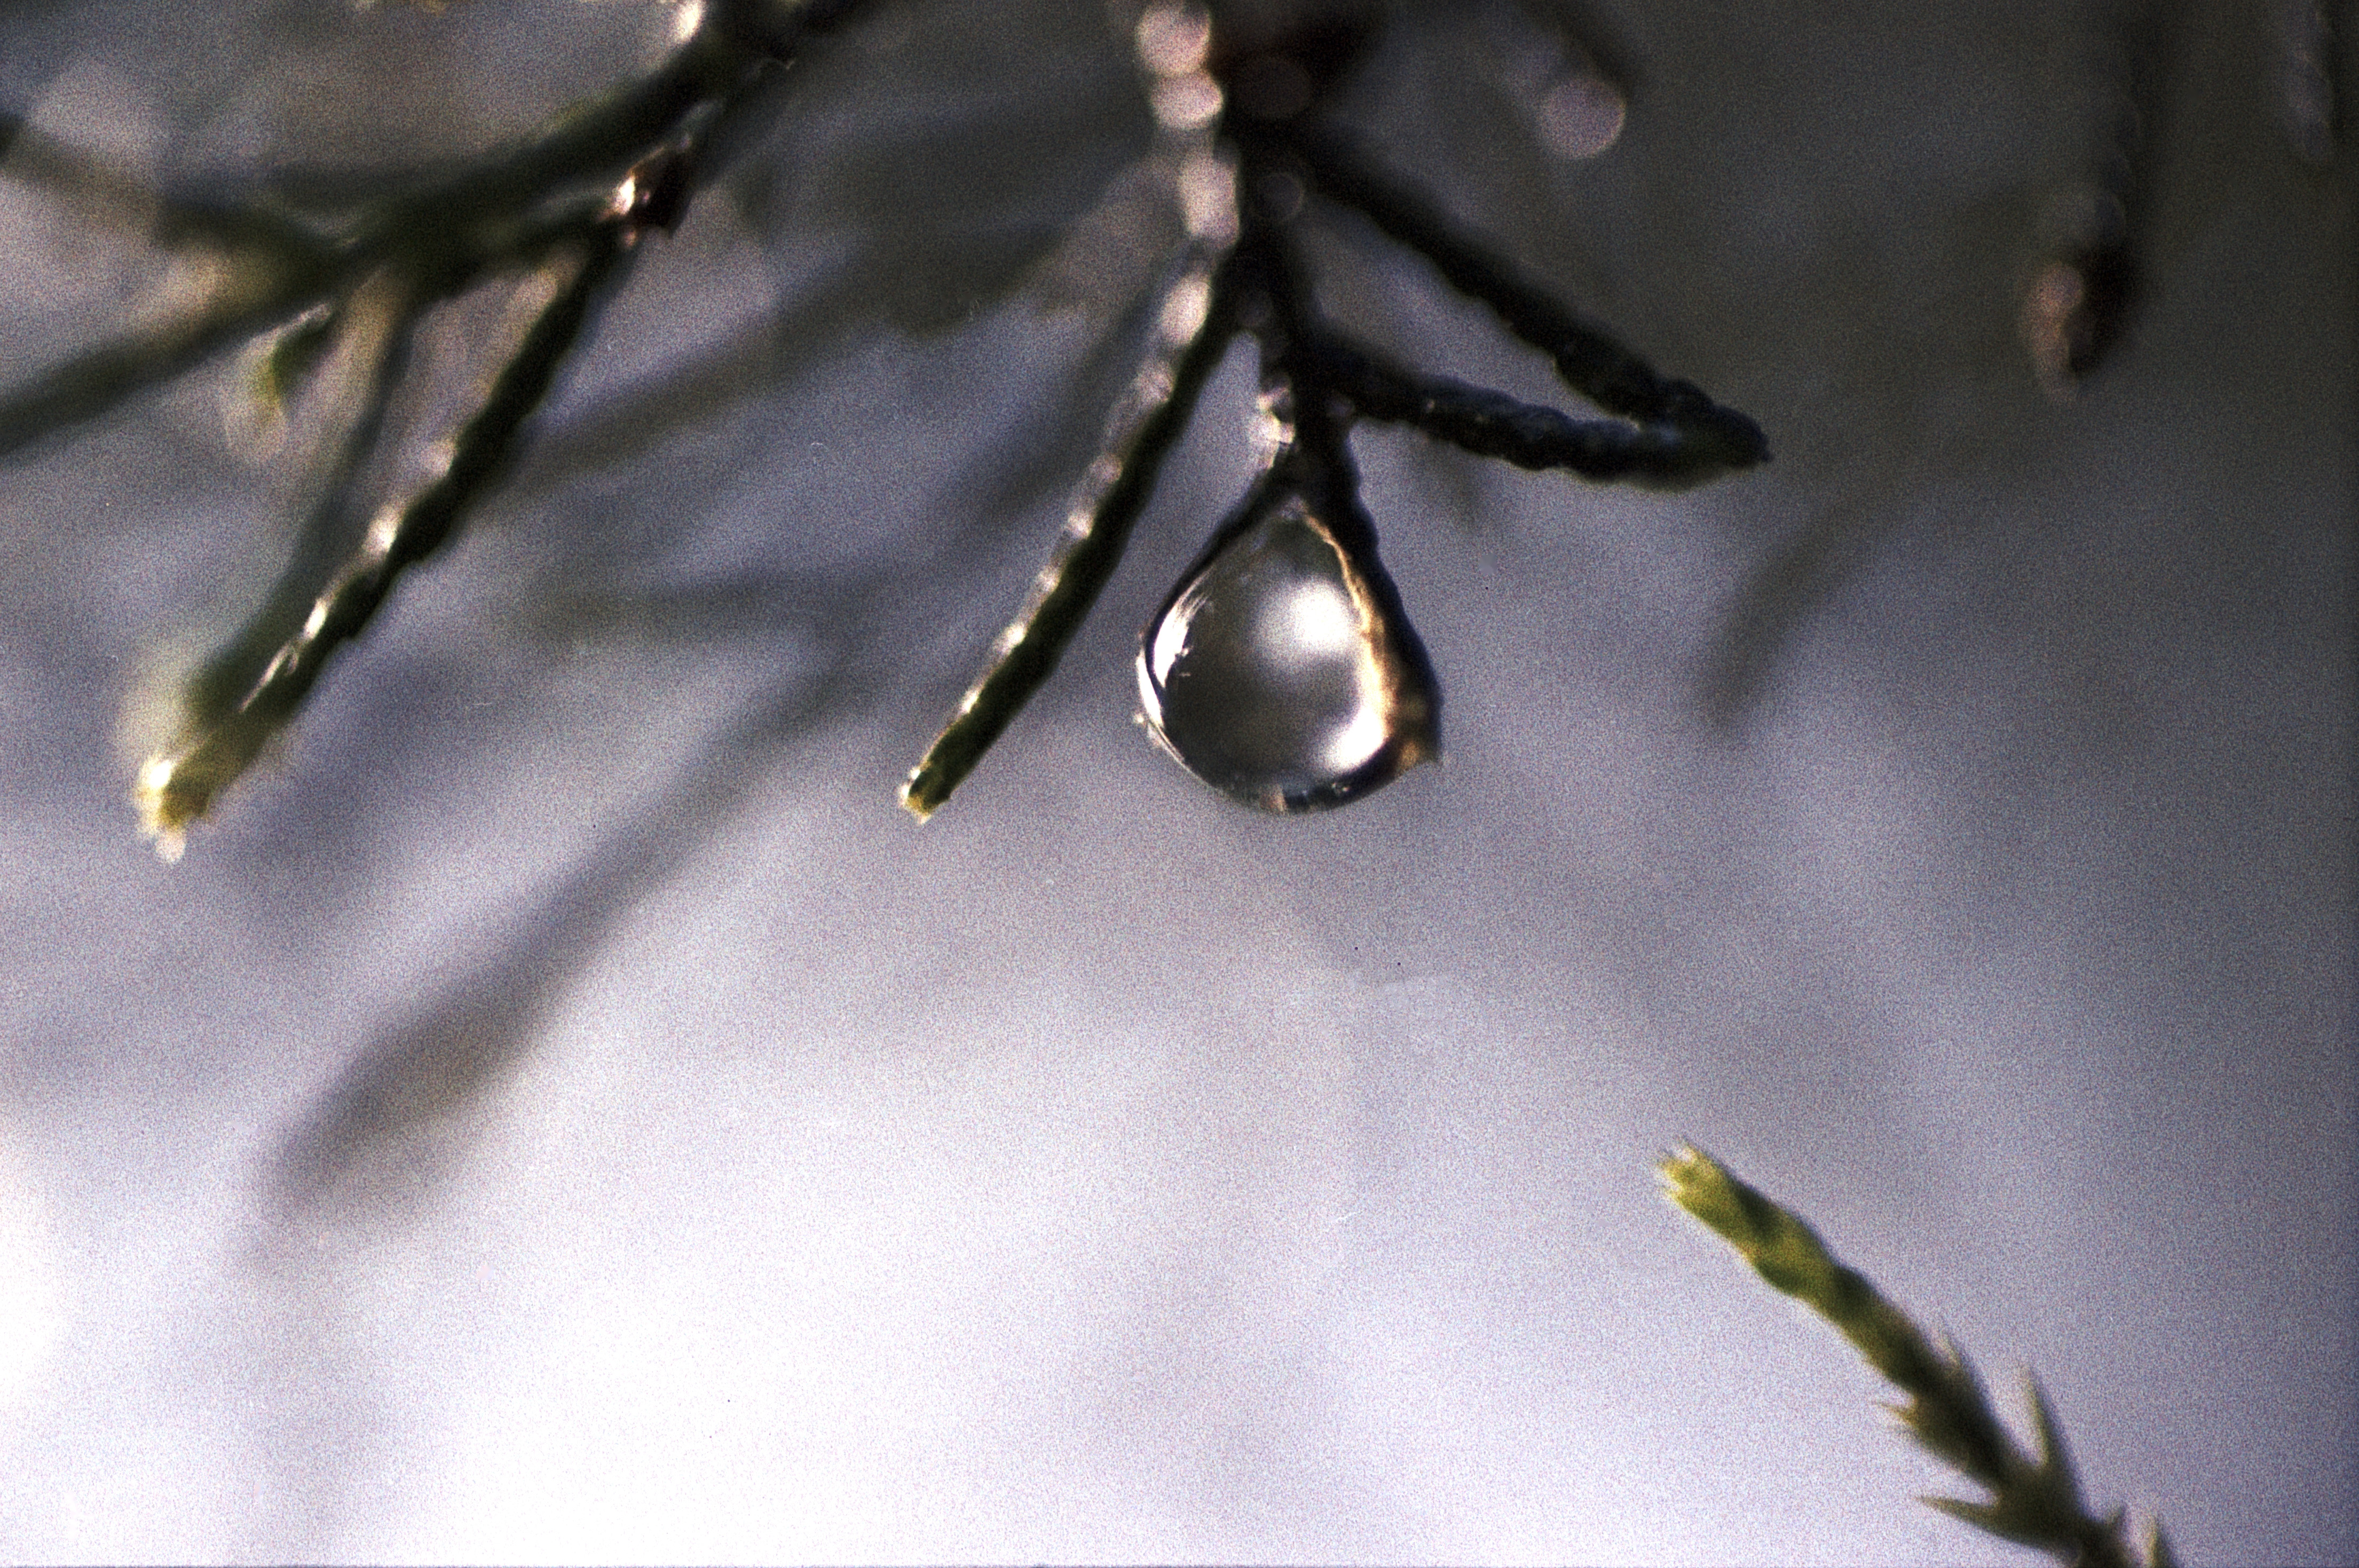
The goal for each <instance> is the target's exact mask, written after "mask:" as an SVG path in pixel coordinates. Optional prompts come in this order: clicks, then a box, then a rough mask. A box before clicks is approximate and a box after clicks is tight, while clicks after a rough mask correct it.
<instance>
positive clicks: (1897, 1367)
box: [1655, 1145, 2176, 1568]
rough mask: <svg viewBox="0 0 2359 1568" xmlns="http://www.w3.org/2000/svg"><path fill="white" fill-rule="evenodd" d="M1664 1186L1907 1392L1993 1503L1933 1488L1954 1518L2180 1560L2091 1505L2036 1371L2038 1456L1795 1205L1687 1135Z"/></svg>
mask: <svg viewBox="0 0 2359 1568" xmlns="http://www.w3.org/2000/svg"><path fill="white" fill-rule="evenodd" d="M1655 1168H1656V1171H1657V1172H1658V1174H1660V1175H1661V1177H1662V1178H1663V1184H1664V1195H1665V1196H1667V1197H1669V1199H1670V1200H1671V1202H1672V1203H1674V1204H1676V1205H1678V1206H1680V1208H1682V1209H1685V1210H1686V1211H1687V1212H1688V1213H1689V1214H1690V1215H1691V1216H1693V1217H1695V1218H1696V1219H1698V1220H1701V1222H1702V1223H1703V1224H1704V1225H1705V1226H1706V1227H1709V1228H1711V1229H1712V1230H1713V1231H1715V1232H1717V1233H1718V1234H1719V1236H1720V1238H1721V1239H1723V1240H1724V1241H1726V1242H1727V1243H1728V1244H1729V1245H1730V1246H1731V1247H1734V1248H1735V1249H1736V1250H1737V1253H1738V1255H1739V1256H1741V1257H1743V1258H1744V1260H1745V1261H1746V1262H1748V1263H1750V1264H1752V1265H1753V1267H1754V1269H1755V1271H1757V1272H1758V1273H1759V1274H1760V1276H1761V1277H1762V1278H1763V1279H1765V1280H1767V1281H1769V1283H1770V1284H1771V1285H1772V1286H1773V1287H1775V1288H1776V1289H1777V1290H1780V1291H1783V1292H1785V1293H1786V1294H1788V1295H1789V1296H1792V1297H1794V1298H1795V1299H1797V1300H1798V1301H1800V1302H1801V1303H1803V1304H1804V1305H1806V1306H1808V1307H1810V1309H1811V1310H1812V1311H1814V1312H1816V1313H1817V1314H1819V1315H1821V1317H1823V1318H1825V1319H1826V1320H1827V1321H1828V1322H1829V1323H1832V1324H1833V1325H1835V1328H1836V1330H1837V1332H1839V1333H1841V1334H1842V1335H1843V1337H1844V1338H1845V1339H1848V1340H1849V1341H1851V1343H1852V1346H1853V1348H1854V1349H1856V1350H1857V1351H1858V1352H1859V1353H1860V1355H1861V1356H1862V1357H1865V1358H1866V1361H1867V1363H1868V1365H1869V1366H1871V1367H1874V1368H1875V1369H1876V1370H1877V1371H1879V1372H1881V1373H1883V1374H1884V1376H1885V1377H1886V1378H1887V1379H1891V1381H1892V1382H1893V1383H1895V1384H1897V1386H1898V1387H1899V1389H1900V1390H1901V1391H1902V1392H1903V1393H1905V1394H1907V1395H1908V1403H1906V1404H1903V1405H1899V1406H1896V1407H1894V1413H1895V1414H1897V1416H1898V1417H1899V1418H1900V1422H1901V1424H1902V1425H1903V1426H1905V1427H1907V1428H1908V1432H1909V1434H1910V1435H1911V1436H1913V1437H1914V1438H1916V1440H1917V1441H1918V1442H1919V1444H1922V1445H1923V1446H1924V1447H1925V1448H1926V1449H1928V1450H1929V1451H1930V1452H1931V1453H1932V1454H1934V1455H1935V1456H1937V1457H1939V1458H1940V1459H1942V1460H1944V1461H1946V1462H1947V1463H1948V1464H1950V1465H1951V1466H1953V1467H1954V1468H1956V1469H1957V1470H1958V1471H1960V1472H1961V1473H1962V1474H1963V1475H1964V1476H1967V1477H1968V1478H1969V1479H1971V1480H1973V1481H1975V1482H1977V1483H1979V1484H1980V1485H1982V1486H1984V1487H1988V1488H1989V1490H1990V1493H1991V1498H1990V1500H1989V1501H1988V1502H1979V1503H1978V1502H1970V1501H1967V1500H1966V1499H1963V1498H1925V1499H1924V1500H1925V1502H1926V1503H1927V1504H1929V1505H1930V1506H1931V1507H1933V1508H1936V1509H1940V1510H1941V1511H1942V1512H1943V1513H1946V1514H1948V1515H1950V1516H1951V1518H1953V1519H1963V1520H1965V1521H1966V1522H1967V1523H1968V1524H1971V1525H1974V1526H1976V1527H1977V1528H1979V1529H1982V1530H1987V1531H1989V1532H1990V1533H1991V1534H1993V1535H1995V1536H1998V1537H2000V1538H2001V1539H2003V1540H2006V1541H2015V1542H2017V1543H2018V1544H2020V1545H2024V1546H2030V1547H2036V1548H2038V1549H2039V1550H2041V1551H2043V1552H2049V1553H2050V1554H2051V1555H2053V1556H2054V1557H2055V1558H2056V1559H2057V1560H2058V1561H2059V1562H2061V1563H2071V1564H2076V1565H2078V1568H2140V1564H2141V1563H2143V1564H2144V1568H2174V1564H2175V1561H2176V1560H2175V1559H2174V1558H2173V1557H2172V1555H2171V1552H2170V1544H2169V1541H2167V1540H2166V1539H2165V1538H2164V1535H2163V1532H2162V1526H2161V1524H2160V1522H2159V1521H2157V1522H2156V1523H2155V1524H2154V1525H2153V1527H2152V1530H2151V1531H2150V1533H2149V1536H2148V1540H2147V1553H2146V1556H2145V1557H2144V1558H2143V1559H2141V1558H2140V1557H2139V1556H2138V1555H2137V1553H2136V1552H2134V1551H2133V1550H2132V1549H2131V1548H2130V1547H2129V1546H2128V1545H2127V1544H2126V1543H2125V1541H2124V1540H2123V1534H2122V1527H2123V1522H2124V1515H2123V1514H2122V1512H2121V1511H2120V1510H2116V1511H2114V1513H2113V1514H2112V1515H2110V1516H2108V1517H2107V1518H2104V1519H2097V1518H2095V1517H2093V1515H2091V1514H2090V1512H2089V1511H2088V1509H2087V1507H2086V1505H2084V1504H2083V1503H2082V1500H2081V1483H2080V1478H2079V1477H2078V1476H2076V1475H2075V1474H2074V1473H2073V1469H2072V1458H2071V1454H2070V1453H2068V1452H2067V1451H2066V1448H2065V1445H2064V1434H2063V1433H2062V1431H2061V1430H2060V1428H2059V1427H2058V1426H2057V1423H2056V1412H2055V1411H2054V1410H2053V1409H2052V1408H2050V1406H2049V1402H2048V1397H2047V1395H2046V1394H2044V1393H2042V1392H2041V1391H2040V1389H2039V1385H2038V1382H2037V1381H2034V1382H2032V1384H2031V1409H2032V1417H2033V1420H2034V1422H2036V1423H2037V1427H2036V1430H2037V1432H2038V1439H2039V1456H2038V1458H2037V1459H2034V1458H2033V1457H2032V1456H2031V1455H2030V1454H2026V1453H2025V1452H2024V1451H2023V1449H2022V1447H2021V1445H2020V1444H2017V1441H2016V1439H2015V1435H2014V1433H2011V1432H2009V1431H2008V1430H2007V1428H2006V1423H2004V1422H2001V1421H2000V1420H1999V1418H1998V1416H1997V1415H1996V1414H1995V1412H1994V1411H1992V1410H1991V1406H1990V1397H1989V1395H1988V1394H1987V1393H1986V1392H1985V1391H1984V1388H1983V1383H1982V1379H1981V1378H1980V1377H1979V1376H1978V1375H1977V1374H1976V1373H1975V1371H1974V1369H1973V1366H1972V1364H1970V1363H1969V1362H1968V1361H1967V1360H1966V1358H1965V1357H1964V1355H1962V1353H1961V1352H1960V1351H1959V1350H1958V1349H1957V1348H1956V1346H1951V1345H1948V1344H1940V1345H1937V1344H1935V1343H1934V1342H1933V1341H1932V1340H1931V1339H1930V1338H1928V1337H1927V1336H1926V1335H1925V1332H1924V1331H1923V1330H1922V1329H1920V1328H1919V1327H1918V1326H1917V1325H1916V1324H1915V1323H1914V1322H1912V1321H1911V1320H1910V1319H1909V1317H1908V1314H1906V1313H1904V1312H1902V1311H1901V1310H1900V1309H1899V1308H1898V1307H1897V1306H1894V1305H1893V1304H1892V1303H1890V1302H1889V1301H1887V1300H1886V1299H1885V1297H1884V1295H1883V1293H1882V1292H1879V1291H1878V1290H1877V1289H1876V1288H1875V1284H1874V1283H1873V1282H1871V1281H1869V1280H1868V1279H1867V1277H1866V1276H1865V1275H1864V1274H1862V1273H1860V1272H1859V1271H1857V1270H1855V1269H1852V1268H1848V1267H1846V1266H1845V1265H1844V1264H1843V1262H1842V1261H1841V1260H1838V1259H1837V1258H1836V1257H1835V1256H1834V1255H1833V1254H1832V1252H1830V1251H1828V1250H1827V1247H1826V1243H1824V1242H1823V1241H1821V1240H1820V1239H1819V1237H1818V1233H1817V1232H1815V1231H1813V1230H1812V1229H1811V1228H1810V1226H1809V1225H1807V1224H1805V1223H1804V1222H1803V1220H1802V1219H1801V1217H1799V1216H1798V1215H1796V1214H1794V1213H1793V1212H1792V1211H1790V1210H1788V1209H1786V1208H1783V1207H1781V1206H1778V1205H1777V1203H1775V1202H1773V1201H1772V1200H1771V1199H1770V1198H1768V1197H1767V1196H1766V1195H1763V1194H1762V1193H1761V1192H1760V1191H1758V1190H1757V1189H1756V1188H1754V1187H1751V1186H1748V1185H1747V1184H1745V1183H1744V1182H1742V1181H1740V1180H1738V1179H1737V1177H1736V1176H1735V1175H1734V1173H1731V1172H1730V1171H1729V1169H1728V1167H1726V1166H1725V1165H1723V1164H1722V1163H1720V1162H1718V1161H1717V1160H1714V1159H1713V1158H1712V1156H1711V1155H1709V1154H1706V1153H1705V1152H1702V1151H1701V1150H1700V1149H1697V1148H1695V1147H1693V1146H1692V1145H1690V1146H1689V1147H1686V1148H1682V1149H1681V1150H1680V1151H1679V1152H1677V1153H1674V1154H1669V1155H1666V1156H1664V1157H1663V1159H1662V1160H1660V1161H1659V1162H1657V1164H1656V1167H1655Z"/></svg>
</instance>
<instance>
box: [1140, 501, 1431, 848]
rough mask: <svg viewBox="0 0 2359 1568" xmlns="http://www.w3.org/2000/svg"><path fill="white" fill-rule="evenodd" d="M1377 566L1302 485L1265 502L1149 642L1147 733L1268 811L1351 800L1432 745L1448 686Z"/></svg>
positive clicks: (1145, 659)
mask: <svg viewBox="0 0 2359 1568" xmlns="http://www.w3.org/2000/svg"><path fill="white" fill-rule="evenodd" d="M1383 571H1384V568H1383V567H1382V566H1381V565H1379V564H1377V563H1376V562H1375V560H1374V559H1368V560H1364V561H1358V560H1354V559H1353V557H1352V556H1351V555H1350V554H1349V553H1348V552H1347V551H1346V550H1345V549H1344V548H1343V546H1342V545H1341V544H1340V543H1339V542H1338V540H1337V537H1336V535H1335V533H1334V532H1333V531H1332V529H1331V528H1330V527H1329V526H1328V525H1327V524H1324V523H1322V522H1321V520H1320V519H1319V518H1318V517H1317V516H1315V515H1314V514H1312V512H1311V509H1310V506H1309V504H1308V503H1306V502H1305V500H1304V498H1303V497H1302V496H1301V495H1299V494H1297V493H1292V492H1277V494H1276V495H1274V496H1270V497H1266V498H1265V499H1264V500H1263V502H1262V503H1260V514H1259V516H1258V517H1257V518H1256V520H1255V521H1254V522H1252V523H1251V524H1248V525H1247V526H1246V527H1245V528H1244V529H1242V530H1241V531H1239V532H1237V533H1236V534H1235V535H1234V536H1233V537H1231V538H1230V539H1229V540H1228V541H1227V543H1226V544H1224V545H1223V546H1222V547H1221V548H1220V550H1219V551H1218V552H1217V553H1216V554H1215V555H1214V556H1213V557H1212V559H1211V560H1209V561H1208V562H1206V563H1204V564H1203V566H1202V567H1201V568H1199V569H1198V570H1197V571H1196V573H1195V574H1194V575H1193V576H1192V577H1190V579H1188V580H1187V581H1186V582H1184V583H1183V584H1181V585H1180V589H1179V590H1178V591H1177V592H1175V593H1174V594H1173V595H1172V596H1171V599H1170V600H1169V601H1168V602H1167V603H1166V604H1165V606H1164V607H1163V610H1162V611H1161V612H1160V613H1159V614H1158V615H1157V616H1156V618H1155V620H1154V621H1153V622H1151V623H1150V624H1149V625H1148V627H1147V632H1146V633H1145V635H1144V636H1142V637H1141V639H1140V644H1139V656H1138V693H1139V705H1140V709H1141V714H1142V717H1143V718H1144V719H1145V720H1146V723H1147V729H1148V730H1149V732H1150V733H1152V734H1153V735H1154V737H1155V739H1156V741H1157V742H1158V744H1159V745H1161V746H1162V748H1163V749H1164V750H1165V751H1166V752H1169V753H1170V755H1171V756H1173V757H1174V758H1176V759H1178V760H1179V762H1180V763H1181V764H1182V765H1183V766H1185V767H1186V768H1187V769H1188V770H1189V771H1190V773H1194V774H1195V775H1196V776H1197V777H1198V778H1201V779H1202V780H1203V781H1204V782H1205V783H1206V784H1211V785H1212V787H1213V788H1215V789H1218V790H1220V791H1222V792H1223V793H1224V794H1227V795H1233V796H1234V797H1235V798H1237V799H1239V800H1242V801H1245V802H1247V803H1249V804H1251V805H1254V806H1261V807H1263V808H1264V809H1266V810H1270V811H1305V810H1312V809H1316V808H1319V807H1321V806H1341V805H1343V803H1345V802H1346V801H1351V800H1355V799H1357V798H1358V797H1359V796H1361V795H1365V794H1367V793H1369V792H1370V791H1372V790H1375V789H1376V788H1378V787H1380V786H1382V785H1383V784H1387V783H1389V782H1391V781H1392V780H1393V779H1395V778H1397V777H1398V776H1399V775H1400V774H1401V773H1403V772H1404V771H1406V770H1407V769H1408V768H1409V767H1412V766H1414V765H1415V764H1416V763H1418V762H1423V761H1425V760H1427V759H1428V758H1430V757H1432V756H1434V755H1435V754H1437V752H1438V751H1439V749H1440V722H1439V719H1440V693H1439V692H1438V690H1437V689H1436V687H1435V686H1434V681H1433V675H1432V670H1431V667H1430V665H1428V663H1427V662H1426V657H1425V651H1424V649H1423V648H1422V646H1420V645H1419V643H1418V640H1417V633H1416V632H1415V631H1414V630H1413V629H1412V628H1410V627H1409V626H1408V623H1407V622H1406V621H1405V620H1402V619H1400V617H1399V615H1398V611H1397V596H1396V595H1395V594H1394V593H1393V592H1392V589H1391V585H1390V583H1389V582H1388V581H1383V580H1381V579H1382V574H1383Z"/></svg>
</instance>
